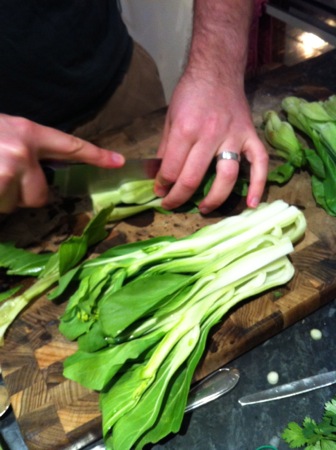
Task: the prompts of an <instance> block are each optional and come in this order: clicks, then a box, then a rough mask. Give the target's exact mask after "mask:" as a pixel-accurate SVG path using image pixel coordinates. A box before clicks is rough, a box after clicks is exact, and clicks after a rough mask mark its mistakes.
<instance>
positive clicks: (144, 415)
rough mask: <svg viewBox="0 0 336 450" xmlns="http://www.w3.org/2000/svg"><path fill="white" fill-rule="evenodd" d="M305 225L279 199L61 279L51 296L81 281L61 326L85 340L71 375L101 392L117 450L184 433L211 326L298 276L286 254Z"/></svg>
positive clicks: (107, 435) (132, 248)
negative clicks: (242, 303) (251, 299)
mask: <svg viewBox="0 0 336 450" xmlns="http://www.w3.org/2000/svg"><path fill="white" fill-rule="evenodd" d="M305 227H306V223H305V219H304V216H303V215H302V213H301V212H300V211H299V210H298V209H297V208H296V207H294V206H288V205H287V204H286V203H285V202H283V201H281V200H278V201H276V202H274V203H272V204H262V205H261V206H260V207H258V208H257V209H255V210H249V209H248V210H246V211H244V212H243V213H242V214H240V215H238V216H233V217H229V218H226V219H223V220H222V221H219V222H218V223H216V224H213V225H209V226H206V227H204V228H201V229H200V230H198V231H197V232H195V233H194V234H192V235H190V236H187V237H185V238H182V239H175V238H173V237H160V238H153V239H149V240H145V241H142V242H136V243H130V244H126V245H122V246H118V247H115V248H112V249H110V250H107V251H106V252H105V253H103V254H102V255H100V256H98V257H96V258H94V259H90V260H87V261H85V262H84V263H82V264H81V265H80V266H79V267H77V268H74V269H72V270H71V271H69V272H68V273H67V274H66V276H64V277H61V279H60V282H59V287H58V289H56V290H55V291H54V292H53V294H52V298H55V297H57V296H58V295H60V294H61V293H63V292H64V291H65V290H66V288H67V286H68V284H69V283H70V282H74V281H76V282H79V285H78V288H77V290H76V292H75V293H74V294H73V295H72V296H71V297H70V299H69V301H68V303H67V307H66V310H65V313H64V315H63V316H62V317H61V323H60V330H61V332H62V333H63V334H64V335H65V336H66V337H67V338H69V339H70V340H77V341H78V351H77V352H76V353H75V354H74V355H72V356H70V357H69V358H68V359H66V361H65V363H64V375H65V376H66V377H68V378H70V379H72V380H75V381H77V382H78V383H80V384H82V385H84V386H86V387H88V388H89V389H93V390H97V391H99V392H100V408H101V411H102V418H103V435H104V439H105V443H106V447H107V448H108V449H115V450H127V449H130V448H135V449H141V448H143V447H144V446H145V445H146V444H147V443H153V442H158V441H159V440H161V439H162V438H163V437H165V436H167V435H168V434H170V433H171V432H177V431H178V430H179V429H180V426H181V422H182V419H183V415H184V410H185V406H186V402H187V396H188V393H189V389H190V384H191V382H192V379H193V376H194V372H195V369H196V366H197V364H198V362H199V360H200V358H201V356H202V354H203V352H204V349H205V346H206V341H207V337H208V333H209V331H210V329H211V327H212V326H213V325H214V324H216V323H218V322H219V321H220V320H221V318H222V317H223V316H224V315H225V314H226V313H227V311H229V310H230V309H231V308H232V307H233V306H234V305H236V304H237V303H238V302H240V301H242V300H244V299H246V298H248V297H251V296H253V295H257V294H259V293H261V292H263V291H265V290H267V289H270V288H272V287H274V286H278V285H282V284H284V283H286V282H287V281H289V280H290V279H291V277H292V276H293V273H294V268H293V266H292V264H291V262H290V260H289V259H288V257H287V255H288V254H289V253H290V252H291V251H292V249H293V246H292V243H294V242H296V241H297V240H298V239H300V238H301V237H302V235H303V234H304V231H305Z"/></svg>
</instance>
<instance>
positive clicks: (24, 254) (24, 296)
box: [0, 208, 111, 346]
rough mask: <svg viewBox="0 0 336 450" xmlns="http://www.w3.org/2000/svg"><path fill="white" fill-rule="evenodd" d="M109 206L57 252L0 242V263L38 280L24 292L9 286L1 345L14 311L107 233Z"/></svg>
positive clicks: (1, 308)
mask: <svg viewBox="0 0 336 450" xmlns="http://www.w3.org/2000/svg"><path fill="white" fill-rule="evenodd" d="M110 212H111V208H109V209H106V210H102V211H101V212H100V214H98V215H97V216H95V217H94V219H93V220H92V221H90V222H89V224H88V225H87V227H86V228H85V230H84V231H83V233H82V235H81V236H72V237H70V238H69V239H67V240H66V241H64V242H63V243H62V244H61V245H60V247H59V249H58V251H57V252H56V253H50V254H42V255H38V254H34V253H31V252H28V251H25V250H22V249H17V248H16V247H14V246H13V245H12V244H11V243H8V244H1V245H0V266H1V267H4V268H8V269H9V270H8V273H10V274H14V275H30V276H37V277H38V279H37V281H36V282H35V283H34V284H32V285H31V286H30V287H29V288H28V289H26V290H25V291H24V292H23V293H21V294H19V295H17V296H14V297H12V296H13V295H15V294H16V293H17V289H13V290H11V291H10V292H9V293H7V295H6V296H5V295H4V294H2V295H3V296H4V297H5V298H4V301H2V302H1V305H0V346H1V345H3V343H4V336H5V333H6V330H7V329H8V327H9V326H10V325H11V323H12V322H13V321H14V319H15V318H16V317H17V315H18V314H19V313H20V312H21V311H22V310H23V309H24V308H25V307H26V306H27V305H28V304H29V303H30V302H31V301H33V300H35V299H36V298H37V297H39V296H40V295H41V294H43V293H44V292H46V291H48V290H49V289H50V288H51V287H52V286H54V285H55V284H56V283H57V281H58V280H59V278H60V277H61V275H63V274H66V273H67V271H68V270H69V269H71V268H73V267H74V266H76V265H77V264H78V263H79V262H80V261H81V260H82V259H83V258H84V256H85V255H86V253H87V250H88V248H89V246H91V245H94V244H95V243H96V242H99V241H100V240H101V239H103V238H104V237H106V231H105V225H106V221H107V218H108V216H109V214H110Z"/></svg>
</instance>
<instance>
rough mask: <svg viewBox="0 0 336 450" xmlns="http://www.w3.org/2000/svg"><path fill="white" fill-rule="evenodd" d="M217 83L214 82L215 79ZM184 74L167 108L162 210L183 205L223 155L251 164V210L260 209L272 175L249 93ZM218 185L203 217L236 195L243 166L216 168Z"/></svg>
mask: <svg viewBox="0 0 336 450" xmlns="http://www.w3.org/2000/svg"><path fill="white" fill-rule="evenodd" d="M212 81H213V80H212ZM212 81H211V80H209V79H202V77H197V79H194V77H193V76H192V74H188V73H185V74H184V76H183V77H182V78H181V81H180V82H179V84H178V85H177V87H176V89H175V92H174V94H173V97H172V100H171V102H170V106H169V109H168V113H167V117H166V121H165V127H164V132H163V137H162V141H161V143H160V146H159V150H158V156H159V157H161V158H163V161H162V166H161V169H160V172H159V174H158V176H157V179H156V184H155V192H156V194H157V195H159V196H162V197H163V196H165V197H164V199H163V203H162V206H163V207H164V208H166V209H174V208H177V207H179V206H181V205H182V204H184V203H185V202H186V201H187V200H188V199H189V198H190V197H191V196H192V195H193V193H194V192H195V191H196V189H197V187H198V186H199V185H200V183H201V181H202V179H203V177H204V175H205V173H206V171H207V169H208V167H209V165H210V163H211V161H212V160H213V158H215V156H216V155H218V154H219V153H220V152H222V151H225V150H227V151H231V152H235V153H238V154H240V155H241V156H244V157H245V158H246V159H247V161H248V162H249V163H250V165H251V168H250V186H249V191H248V196H247V205H248V206H249V207H256V206H257V205H258V204H259V202H260V199H261V196H262V193H263V190H264V187H265V183H266V178H267V172H268V154H267V152H266V149H265V147H264V145H263V143H262V142H261V141H260V139H259V137H258V135H257V133H256V130H255V127H254V124H253V121H252V117H251V114H250V110H249V106H248V103H247V99H246V97H245V94H244V92H242V89H241V88H240V87H239V88H237V89H235V88H234V87H233V86H225V85H220V86H219V85H218V83H214V82H213V83H212ZM216 167H217V169H216V178H215V181H214V183H213V186H212V188H211V190H210V192H209V193H208V195H207V196H206V198H204V200H203V201H202V202H201V204H200V205H199V209H200V211H201V212H202V213H203V214H207V213H209V212H211V211H213V210H214V209H216V208H218V207H219V206H220V205H221V204H222V203H223V202H224V201H225V200H226V199H227V197H228V196H229V194H230V193H231V191H232V189H233V187H234V184H235V182H236V180H237V177H238V172H239V163H238V162H237V161H234V160H222V161H219V162H218V163H217V166H216Z"/></svg>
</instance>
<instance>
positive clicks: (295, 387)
mask: <svg viewBox="0 0 336 450" xmlns="http://www.w3.org/2000/svg"><path fill="white" fill-rule="evenodd" d="M334 383H336V371H335V370H334V371H330V372H325V373H321V374H318V375H314V376H311V377H307V378H303V379H301V380H296V381H292V382H289V383H285V384H282V385H279V386H274V387H272V388H270V389H265V390H263V391H260V392H256V393H254V394H250V395H246V396H244V397H241V398H240V399H239V400H238V402H239V403H240V404H241V405H242V406H245V405H252V404H256V403H264V402H269V401H272V400H279V399H281V398H287V397H292V396H294V395H300V394H304V393H306V392H310V391H313V390H315V389H320V388H322V387H327V386H330V385H332V384H334Z"/></svg>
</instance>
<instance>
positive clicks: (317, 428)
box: [282, 398, 336, 450]
mask: <svg viewBox="0 0 336 450" xmlns="http://www.w3.org/2000/svg"><path fill="white" fill-rule="evenodd" d="M282 438H283V439H284V440H285V441H286V442H287V444H288V445H289V446H290V448H302V447H304V448H305V449H307V450H336V398H333V399H332V400H330V401H329V402H327V403H326V404H325V405H324V413H323V416H322V419H321V421H320V422H319V423H317V422H316V421H315V420H313V419H311V418H309V417H306V418H305V419H304V420H303V423H302V427H301V426H300V425H299V424H298V423H296V422H290V423H289V424H288V425H287V427H286V429H285V430H284V431H283V433H282Z"/></svg>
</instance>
